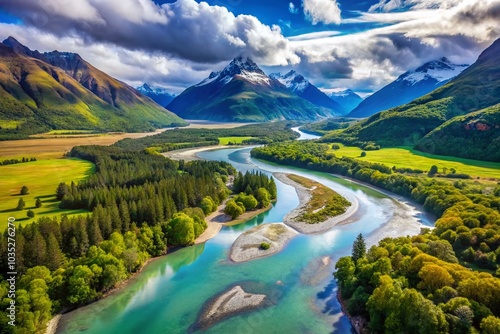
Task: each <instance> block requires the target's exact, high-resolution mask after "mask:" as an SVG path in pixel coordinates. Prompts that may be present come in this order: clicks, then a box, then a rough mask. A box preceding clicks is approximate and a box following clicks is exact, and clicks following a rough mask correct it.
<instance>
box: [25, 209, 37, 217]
mask: <svg viewBox="0 0 500 334" xmlns="http://www.w3.org/2000/svg"><path fill="white" fill-rule="evenodd" d="M26 216H27V217H28V218H34V217H35V212H34V211H33V210H28V212H26Z"/></svg>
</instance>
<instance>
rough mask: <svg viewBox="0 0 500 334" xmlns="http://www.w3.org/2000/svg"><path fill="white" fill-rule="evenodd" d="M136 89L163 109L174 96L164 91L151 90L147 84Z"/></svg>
mask: <svg viewBox="0 0 500 334" xmlns="http://www.w3.org/2000/svg"><path fill="white" fill-rule="evenodd" d="M136 89H137V90H138V91H139V92H141V93H142V94H143V95H146V96H147V97H149V98H150V99H151V100H153V101H155V102H156V103H158V104H159V105H160V106H163V107H166V106H167V105H168V104H169V103H170V102H172V100H173V99H174V98H175V95H172V94H170V93H169V92H168V91H167V90H166V89H164V88H151V86H149V85H148V84H147V83H144V84H143V85H142V86H140V87H137V88H136Z"/></svg>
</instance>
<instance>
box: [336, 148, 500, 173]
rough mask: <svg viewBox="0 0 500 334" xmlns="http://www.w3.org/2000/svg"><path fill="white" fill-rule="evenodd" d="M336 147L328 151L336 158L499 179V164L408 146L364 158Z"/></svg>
mask: <svg viewBox="0 0 500 334" xmlns="http://www.w3.org/2000/svg"><path fill="white" fill-rule="evenodd" d="M338 145H339V146H341V147H340V149H338V150H331V151H330V152H333V153H335V155H336V156H338V157H342V156H346V157H351V158H356V159H360V160H365V161H369V162H374V163H376V162H378V163H382V164H385V165H387V166H389V167H392V166H396V167H397V168H413V169H421V170H423V171H428V170H429V169H430V168H431V166H432V165H436V166H437V167H438V170H439V173H443V168H446V171H447V172H448V173H450V169H451V168H454V169H455V170H456V172H457V173H460V174H468V175H470V176H471V177H478V176H479V177H481V178H500V163H495V162H488V161H478V160H470V159H461V158H454V157H447V156H442V155H433V154H428V153H423V152H419V151H416V150H414V149H412V148H411V147H409V146H402V147H392V148H383V149H381V150H377V151H366V156H365V157H361V152H363V150H362V149H360V148H358V147H352V146H343V145H342V144H338Z"/></svg>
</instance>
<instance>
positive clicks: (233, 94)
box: [167, 57, 332, 122]
mask: <svg viewBox="0 0 500 334" xmlns="http://www.w3.org/2000/svg"><path fill="white" fill-rule="evenodd" d="M167 108H168V109H169V110H172V111H173V112H174V113H176V114H177V115H182V117H184V118H186V119H202V120H212V121H222V122H231V121H233V122H262V121H268V120H275V119H299V120H317V119H321V118H326V117H330V116H332V112H331V110H327V109H325V108H319V107H317V106H315V105H313V104H311V103H310V102H308V101H306V100H305V99H303V98H301V97H299V96H297V95H295V94H293V93H291V92H290V91H289V90H288V89H287V88H286V87H285V86H284V85H283V84H282V83H281V82H279V81H278V80H276V79H273V78H271V77H269V76H267V75H266V74H265V73H264V71H262V70H261V69H260V68H259V67H258V66H257V64H255V63H254V62H253V61H252V60H251V59H249V58H247V59H243V58H241V57H238V58H235V59H234V60H233V61H232V62H231V63H230V64H229V65H227V66H226V67H225V68H224V69H223V70H222V71H218V72H212V73H211V74H210V75H209V76H208V78H206V79H205V80H203V81H201V82H200V83H198V84H196V85H194V86H192V87H190V88H188V89H186V90H185V91H184V92H182V93H181V94H180V95H179V96H177V97H176V98H175V99H174V100H173V101H172V102H171V103H170V104H169V105H168V106H167Z"/></svg>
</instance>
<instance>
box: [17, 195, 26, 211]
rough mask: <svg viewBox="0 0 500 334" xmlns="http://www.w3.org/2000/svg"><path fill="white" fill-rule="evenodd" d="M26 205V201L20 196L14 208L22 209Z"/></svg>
mask: <svg viewBox="0 0 500 334" xmlns="http://www.w3.org/2000/svg"><path fill="white" fill-rule="evenodd" d="M25 206H26V202H25V201H24V199H22V198H20V199H19V201H18V202H17V207H16V210H22V209H24V207H25Z"/></svg>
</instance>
